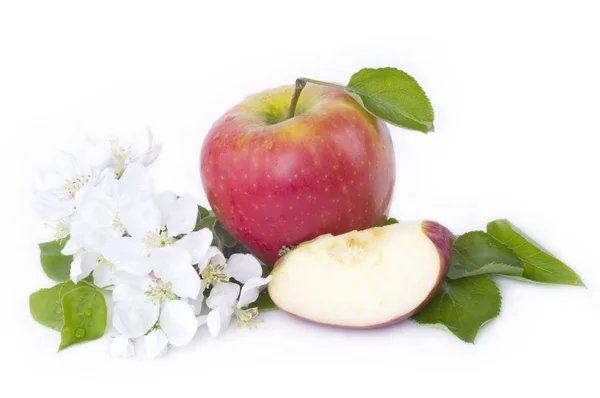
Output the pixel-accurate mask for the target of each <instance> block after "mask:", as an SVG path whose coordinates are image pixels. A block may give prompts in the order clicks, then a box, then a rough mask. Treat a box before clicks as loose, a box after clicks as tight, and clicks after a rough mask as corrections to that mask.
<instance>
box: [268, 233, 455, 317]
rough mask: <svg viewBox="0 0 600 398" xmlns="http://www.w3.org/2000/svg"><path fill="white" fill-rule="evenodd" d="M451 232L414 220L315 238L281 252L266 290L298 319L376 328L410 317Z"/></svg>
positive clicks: (428, 292) (441, 270) (430, 289)
mask: <svg viewBox="0 0 600 398" xmlns="http://www.w3.org/2000/svg"><path fill="white" fill-rule="evenodd" d="M452 238H453V235H452V233H451V232H450V231H449V230H448V229H447V228H446V227H443V226H442V225H440V224H438V223H436V222H432V221H423V222H414V223H404V224H393V225H387V226H384V227H375V228H371V229H366V230H364V231H352V232H349V233H346V234H343V235H338V236H333V235H331V234H327V235H321V236H319V237H318V238H316V239H314V240H312V241H309V242H305V243H303V244H301V245H299V246H298V247H296V248H295V249H294V250H292V251H291V252H289V253H288V254H286V255H285V256H284V257H282V258H281V259H280V260H279V261H278V262H277V263H276V264H275V267H274V269H273V272H272V273H271V276H272V280H271V282H270V283H269V287H268V288H269V295H270V296H271V298H272V299H273V302H274V303H275V304H276V305H277V307H279V309H281V310H283V311H286V312H288V313H290V314H292V315H295V316H297V317H300V318H303V319H306V320H310V321H313V322H318V323H322V324H327V325H334V326H341V327H348V328H375V327H380V326H386V325H390V324H393V323H396V322H399V321H401V320H403V319H406V318H409V317H410V316H411V315H412V314H414V313H415V312H417V311H418V310H420V309H421V308H423V307H424V306H425V304H427V302H428V301H429V300H430V299H431V298H432V297H433V296H434V294H435V292H436V290H437V289H438V287H439V286H440V284H441V283H442V281H443V280H444V278H445V277H446V274H447V273H448V268H449V267H450V259H451V255H452Z"/></svg>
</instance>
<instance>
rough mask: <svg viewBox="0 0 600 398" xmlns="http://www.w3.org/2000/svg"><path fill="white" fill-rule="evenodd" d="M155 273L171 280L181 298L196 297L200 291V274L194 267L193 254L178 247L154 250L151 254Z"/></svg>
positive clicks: (161, 277)
mask: <svg viewBox="0 0 600 398" xmlns="http://www.w3.org/2000/svg"><path fill="white" fill-rule="evenodd" d="M150 261H151V262H152V269H153V270H154V275H156V276H157V277H158V278H160V279H162V280H164V281H167V282H171V285H172V289H173V293H175V294H176V295H178V296H179V297H181V298H192V299H195V298H197V297H198V294H199V293H200V276H199V275H198V273H197V272H196V270H195V269H194V267H192V256H191V255H190V254H189V253H188V252H187V251H185V250H183V249H181V248H178V247H165V248H161V249H156V250H153V251H152V255H151V256H150Z"/></svg>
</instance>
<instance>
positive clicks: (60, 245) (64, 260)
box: [38, 237, 73, 282]
mask: <svg viewBox="0 0 600 398" xmlns="http://www.w3.org/2000/svg"><path fill="white" fill-rule="evenodd" d="M68 240H69V237H66V238H64V239H62V240H60V241H56V240H53V241H51V242H44V243H40V244H39V245H38V246H39V247H40V261H41V263H42V268H43V269H44V272H45V273H46V275H48V277H49V278H50V279H53V280H55V281H58V282H62V281H66V280H68V279H69V273H70V271H71V262H73V256H65V255H63V254H61V252H60V251H61V250H62V249H64V247H65V245H66V244H67V241H68Z"/></svg>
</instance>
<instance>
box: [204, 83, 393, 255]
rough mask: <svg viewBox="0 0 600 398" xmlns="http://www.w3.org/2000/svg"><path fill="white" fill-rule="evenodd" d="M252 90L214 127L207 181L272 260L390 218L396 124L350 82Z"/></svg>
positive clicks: (215, 199)
mask: <svg viewBox="0 0 600 398" xmlns="http://www.w3.org/2000/svg"><path fill="white" fill-rule="evenodd" d="M293 91H294V87H293V86H284V87H279V88H275V89H271V90H266V91H263V92H261V93H258V94H255V95H252V96H249V97H247V98H246V99H245V100H244V101H243V102H241V103H240V104H238V105H237V106H235V107H234V108H232V109H230V110H229V111H228V112H227V113H225V114H224V115H223V116H222V117H221V118H220V119H219V120H218V121H217V122H216V123H215V124H214V125H213V127H212V128H211V130H210V131H209V133H208V135H207V136H206V138H205V140H204V143H203V146H202V153H201V174H202V183H203V185H204V189H205V192H206V195H207V198H208V201H209V203H210V205H211V207H212V209H213V211H214V212H215V215H216V216H217V218H218V219H219V220H220V221H221V222H222V223H223V226H224V227H225V228H226V229H227V230H228V231H229V233H231V235H232V236H233V237H234V238H236V239H237V240H238V241H239V242H241V243H242V244H243V245H244V246H246V247H247V248H248V249H249V250H250V251H251V252H252V253H253V254H254V255H255V256H257V257H258V258H260V259H261V260H262V261H264V262H265V263H266V264H268V265H272V264H274V263H275V261H276V260H277V259H278V257H279V252H280V250H281V249H282V247H284V246H285V247H290V246H294V245H297V244H299V243H302V242H305V241H308V240H311V239H314V238H316V237H317V236H320V235H323V234H327V233H330V234H333V235H338V234H342V233H346V232H349V231H352V230H362V229H366V228H370V227H373V226H376V225H379V224H381V223H382V222H383V220H385V217H386V216H387V212H388V208H389V205H390V201H391V198H392V192H393V189H394V181H395V161H394V149H393V144H392V140H391V138H390V134H389V131H388V129H387V127H386V125H385V124H384V123H383V122H382V121H380V120H379V119H377V118H375V117H373V116H372V115H371V114H369V113H368V112H367V111H366V110H365V109H364V108H363V107H362V106H361V105H360V104H358V103H357V102H356V101H355V100H354V99H353V98H352V97H350V96H349V95H348V94H346V93H345V92H344V91H343V90H342V89H338V88H333V87H325V86H319V85H314V84H308V85H307V86H306V88H304V91H302V93H301V95H300V97H299V100H298V103H297V106H296V109H295V112H294V116H293V117H291V118H288V115H287V114H288V108H289V106H290V99H291V97H292V93H293Z"/></svg>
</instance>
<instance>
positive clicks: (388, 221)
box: [383, 217, 398, 225]
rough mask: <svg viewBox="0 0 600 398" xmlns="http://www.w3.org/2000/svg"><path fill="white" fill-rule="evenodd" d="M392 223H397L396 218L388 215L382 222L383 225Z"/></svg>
mask: <svg viewBox="0 0 600 398" xmlns="http://www.w3.org/2000/svg"><path fill="white" fill-rule="evenodd" d="M392 224H398V220H396V219H395V218H393V217H390V218H388V219H387V220H386V221H385V224H383V225H392Z"/></svg>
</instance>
